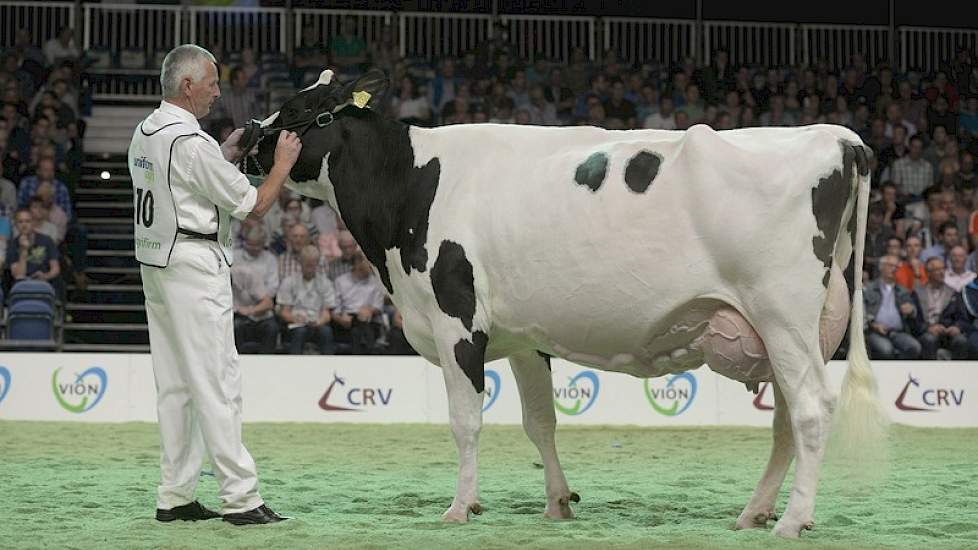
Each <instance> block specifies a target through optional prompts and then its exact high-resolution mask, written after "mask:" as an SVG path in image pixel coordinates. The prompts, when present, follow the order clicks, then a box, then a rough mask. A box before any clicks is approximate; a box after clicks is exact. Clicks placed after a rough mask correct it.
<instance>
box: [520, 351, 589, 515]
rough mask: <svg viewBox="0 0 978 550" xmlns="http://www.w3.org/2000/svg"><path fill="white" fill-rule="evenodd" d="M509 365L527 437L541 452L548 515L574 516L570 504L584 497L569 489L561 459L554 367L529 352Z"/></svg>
mask: <svg viewBox="0 0 978 550" xmlns="http://www.w3.org/2000/svg"><path fill="white" fill-rule="evenodd" d="M509 364H510V366H512V368H513V376H514V377H515V378H516V385H517V387H518V388H519V391H520V400H521V401H522V402H523V429H524V430H526V435H527V437H529V438H530V441H532V442H533V444H534V445H536V447H537V450H538V451H540V459H541V460H542V461H543V476H544V478H545V479H546V491H547V508H546V510H545V511H544V515H545V516H546V517H548V518H554V519H569V518H573V517H574V511H573V510H571V506H570V503H571V502H577V501H579V500H580V497H579V496H578V495H577V493H572V492H571V491H570V489H569V488H568V487H567V478H565V477H564V470H563V468H561V467H560V460H559V459H558V458H557V445H556V443H555V442H554V431H555V429H556V427H557V415H556V414H555V413H554V405H553V382H552V379H551V377H550V365H549V364H548V363H547V360H546V359H545V358H544V357H543V356H542V355H540V354H539V353H537V352H536V351H526V352H522V353H518V354H515V355H512V356H510V358H509Z"/></svg>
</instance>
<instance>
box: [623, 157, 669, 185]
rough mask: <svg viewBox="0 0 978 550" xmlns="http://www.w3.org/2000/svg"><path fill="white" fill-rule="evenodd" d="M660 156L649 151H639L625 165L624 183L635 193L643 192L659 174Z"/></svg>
mask: <svg viewBox="0 0 978 550" xmlns="http://www.w3.org/2000/svg"><path fill="white" fill-rule="evenodd" d="M660 164H662V157H661V156H659V155H657V154H655V153H652V152H651V151H641V152H640V153H638V154H637V155H635V156H634V157H632V158H631V159H630V160H629V161H628V166H626V167H625V184H626V185H628V188H629V189H631V190H632V191H634V192H636V193H644V192H645V191H646V190H648V188H649V186H650V185H652V180H654V179H655V176H656V175H658V174H659V165H660Z"/></svg>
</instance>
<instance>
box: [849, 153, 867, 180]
mask: <svg viewBox="0 0 978 550" xmlns="http://www.w3.org/2000/svg"><path fill="white" fill-rule="evenodd" d="M848 147H852V149H853V154H854V155H855V156H856V173H857V174H859V175H860V176H861V177H865V176H868V175H869V155H872V154H873V152H872V151H871V150H870V149H869V148H868V147H864V146H862V145H849V146H848Z"/></svg>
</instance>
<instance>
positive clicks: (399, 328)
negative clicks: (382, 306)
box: [387, 306, 418, 355]
mask: <svg viewBox="0 0 978 550" xmlns="http://www.w3.org/2000/svg"><path fill="white" fill-rule="evenodd" d="M389 319H390V320H389V321H388V323H389V325H390V331H389V333H388V334H387V353H388V354H389V355H417V354H418V352H416V351H414V348H413V347H411V344H410V343H409V342H408V341H407V337H405V336H404V318H403V317H401V312H400V310H398V309H397V308H396V307H394V306H390V315H389Z"/></svg>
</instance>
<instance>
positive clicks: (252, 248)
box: [234, 224, 279, 296]
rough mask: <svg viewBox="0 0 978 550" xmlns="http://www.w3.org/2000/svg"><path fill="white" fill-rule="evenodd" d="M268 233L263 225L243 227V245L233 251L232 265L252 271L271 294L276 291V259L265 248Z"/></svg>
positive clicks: (277, 282)
mask: <svg viewBox="0 0 978 550" xmlns="http://www.w3.org/2000/svg"><path fill="white" fill-rule="evenodd" d="M267 240H268V234H267V232H266V230H265V226H263V225H260V224H258V225H253V226H250V227H247V228H245V229H244V245H243V246H242V247H241V248H240V249H237V250H235V251H234V260H235V261H234V267H235V268H237V269H238V270H239V271H243V270H248V271H252V272H254V273H255V274H256V275H257V276H258V277H257V278H258V279H259V280H260V281H261V282H262V283H263V285H264V287H265V288H266V289H267V290H268V293H269V294H270V295H272V296H274V295H275V293H276V292H278V285H279V278H278V260H277V259H276V258H275V256H274V255H273V254H272V253H271V252H269V251H268V250H266V249H265V243H266V242H267Z"/></svg>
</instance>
